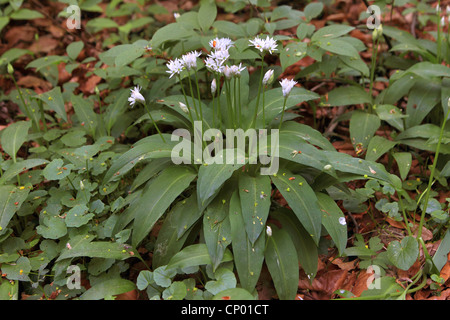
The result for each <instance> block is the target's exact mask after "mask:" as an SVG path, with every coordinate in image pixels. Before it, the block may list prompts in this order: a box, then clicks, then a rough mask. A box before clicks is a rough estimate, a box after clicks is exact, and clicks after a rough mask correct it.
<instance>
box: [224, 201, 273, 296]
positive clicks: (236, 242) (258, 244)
mask: <svg viewBox="0 0 450 320" xmlns="http://www.w3.org/2000/svg"><path fill="white" fill-rule="evenodd" d="M229 219H230V224H231V239H232V242H231V244H232V248H233V256H234V264H235V266H236V270H237V273H238V276H239V281H240V284H241V286H242V287H243V288H244V289H246V290H249V291H253V290H254V288H255V285H256V283H257V281H258V279H259V275H260V273H261V268H262V264H263V261H264V244H265V238H266V237H265V232H262V233H261V234H260V236H259V237H258V239H257V240H256V241H255V242H254V244H252V243H251V241H250V240H249V239H248V236H247V233H246V231H245V228H244V227H243V226H244V225H245V224H244V218H243V216H242V210H241V203H240V200H239V193H238V192H234V193H233V195H232V197H231V200H230V212H229ZM264 227H265V226H264Z"/></svg>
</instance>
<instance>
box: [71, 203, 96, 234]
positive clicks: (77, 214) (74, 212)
mask: <svg viewBox="0 0 450 320" xmlns="http://www.w3.org/2000/svg"><path fill="white" fill-rule="evenodd" d="M88 211H89V208H88V207H86V205H84V204H77V205H76V206H74V207H73V208H72V209H70V210H69V211H67V215H66V218H65V219H64V221H65V222H66V225H67V226H68V227H74V228H79V227H81V226H82V225H85V224H86V223H88V222H89V221H90V220H91V219H92V218H93V217H94V214H93V213H89V212H88Z"/></svg>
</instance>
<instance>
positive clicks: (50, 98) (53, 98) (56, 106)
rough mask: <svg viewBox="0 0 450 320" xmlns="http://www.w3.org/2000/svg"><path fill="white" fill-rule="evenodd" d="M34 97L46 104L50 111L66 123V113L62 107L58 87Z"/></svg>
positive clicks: (61, 97) (62, 102) (62, 103)
mask: <svg viewBox="0 0 450 320" xmlns="http://www.w3.org/2000/svg"><path fill="white" fill-rule="evenodd" d="M35 97H36V98H37V99H40V100H42V101H43V102H44V103H46V104H47V106H48V107H49V108H50V109H51V110H53V111H55V112H56V113H57V114H58V115H59V116H60V117H61V118H62V119H63V120H64V121H66V122H67V113H66V109H65V107H64V99H63V96H62V93H61V88H60V87H55V88H53V89H52V90H50V91H47V92H44V93H41V94H38V95H37V96H35Z"/></svg>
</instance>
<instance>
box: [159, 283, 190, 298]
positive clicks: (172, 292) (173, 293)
mask: <svg viewBox="0 0 450 320" xmlns="http://www.w3.org/2000/svg"><path fill="white" fill-rule="evenodd" d="M187 294H188V292H187V288H186V284H185V283H184V282H181V281H175V282H174V283H172V284H171V285H170V287H169V288H167V289H166V290H164V291H163V293H162V298H163V299H164V300H183V299H184V298H185V297H186V295H187Z"/></svg>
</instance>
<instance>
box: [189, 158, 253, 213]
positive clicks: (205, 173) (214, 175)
mask: <svg viewBox="0 0 450 320" xmlns="http://www.w3.org/2000/svg"><path fill="white" fill-rule="evenodd" d="M244 164H245V163H244ZM244 164H240V163H236V164H226V163H224V164H216V163H213V164H209V165H202V166H200V169H199V171H198V182H197V197H198V206H199V208H204V207H205V206H206V205H208V203H210V202H211V201H212V200H213V199H214V197H215V196H216V195H217V193H218V192H219V191H220V188H221V187H222V185H223V184H224V183H225V181H227V180H228V179H229V178H230V177H231V176H232V175H233V173H234V172H235V171H236V170H238V169H239V168H241V167H242V166H243V165H244Z"/></svg>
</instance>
